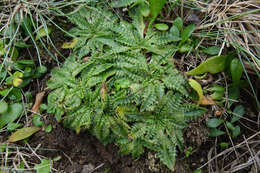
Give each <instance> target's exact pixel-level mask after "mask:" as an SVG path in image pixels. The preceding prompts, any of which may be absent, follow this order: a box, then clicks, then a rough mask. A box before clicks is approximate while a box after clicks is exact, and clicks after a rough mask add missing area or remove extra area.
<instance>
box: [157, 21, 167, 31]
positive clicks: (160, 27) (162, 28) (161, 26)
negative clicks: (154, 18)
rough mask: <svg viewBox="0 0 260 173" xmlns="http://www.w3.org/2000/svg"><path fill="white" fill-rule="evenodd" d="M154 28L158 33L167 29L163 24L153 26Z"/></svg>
mask: <svg viewBox="0 0 260 173" xmlns="http://www.w3.org/2000/svg"><path fill="white" fill-rule="evenodd" d="M154 27H155V28H156V29H158V30H159V31H167V30H168V29H169V26H168V25H166V24H164V23H157V24H155V25H154Z"/></svg>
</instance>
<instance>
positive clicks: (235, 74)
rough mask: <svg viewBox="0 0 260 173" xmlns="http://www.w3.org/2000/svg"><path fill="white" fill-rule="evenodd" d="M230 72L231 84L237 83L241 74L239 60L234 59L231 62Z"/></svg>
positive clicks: (241, 67)
mask: <svg viewBox="0 0 260 173" xmlns="http://www.w3.org/2000/svg"><path fill="white" fill-rule="evenodd" d="M230 72H231V75H232V81H233V83H238V82H239V80H240V78H241V76H242V73H243V66H242V64H241V62H240V60H239V59H237V58H236V59H233V60H232V61H231V63H230Z"/></svg>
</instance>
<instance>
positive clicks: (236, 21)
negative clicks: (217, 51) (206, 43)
mask: <svg viewBox="0 0 260 173" xmlns="http://www.w3.org/2000/svg"><path fill="white" fill-rule="evenodd" d="M194 3H195V4H196V5H197V6H198V7H199V8H201V11H202V12H204V13H206V15H207V16H208V17H207V19H206V20H205V21H202V22H201V24H200V25H199V26H198V28H197V30H202V29H206V30H210V29H211V28H212V27H215V26H216V28H217V29H218V30H219V31H222V32H223V34H224V43H225V44H226V45H225V46H227V47H229V44H231V45H232V46H234V47H235V48H236V49H238V48H239V49H241V50H242V51H244V52H246V53H247V54H248V56H249V57H250V59H251V61H252V62H253V63H254V64H255V67H256V68H257V69H258V71H260V59H259V56H260V1H259V0H214V1H212V2H211V3H209V4H208V3H203V2H201V1H199V0H194Z"/></svg>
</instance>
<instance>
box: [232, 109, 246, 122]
mask: <svg viewBox="0 0 260 173" xmlns="http://www.w3.org/2000/svg"><path fill="white" fill-rule="evenodd" d="M244 114H245V108H244V106H242V105H238V106H236V107H235V109H234V110H233V116H232V119H231V123H234V122H236V121H238V120H239V119H240V118H241V117H242V116H243V115H244Z"/></svg>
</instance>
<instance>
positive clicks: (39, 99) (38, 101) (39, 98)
mask: <svg viewBox="0 0 260 173" xmlns="http://www.w3.org/2000/svg"><path fill="white" fill-rule="evenodd" d="M44 95H45V91H43V92H40V93H37V94H36V98H35V102H34V105H33V107H32V110H31V111H32V112H35V113H36V112H38V110H39V108H40V105H41V104H42V99H43V97H44Z"/></svg>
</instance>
